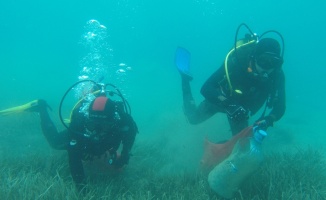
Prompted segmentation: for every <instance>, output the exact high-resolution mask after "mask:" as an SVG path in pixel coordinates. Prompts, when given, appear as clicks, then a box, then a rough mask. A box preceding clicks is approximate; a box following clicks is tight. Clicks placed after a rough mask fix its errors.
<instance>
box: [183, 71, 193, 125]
mask: <svg viewBox="0 0 326 200" xmlns="http://www.w3.org/2000/svg"><path fill="white" fill-rule="evenodd" d="M181 81H182V83H181V84H182V97H183V109H184V110H183V111H184V114H185V115H186V117H187V118H188V119H192V118H193V116H194V115H195V112H196V102H195V100H194V98H193V96H192V92H191V87H190V81H189V80H188V79H187V78H186V77H185V76H183V75H181ZM189 121H191V120H189ZM190 123H191V122H190Z"/></svg>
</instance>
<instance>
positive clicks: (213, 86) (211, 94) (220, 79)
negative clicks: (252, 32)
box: [182, 56, 285, 135]
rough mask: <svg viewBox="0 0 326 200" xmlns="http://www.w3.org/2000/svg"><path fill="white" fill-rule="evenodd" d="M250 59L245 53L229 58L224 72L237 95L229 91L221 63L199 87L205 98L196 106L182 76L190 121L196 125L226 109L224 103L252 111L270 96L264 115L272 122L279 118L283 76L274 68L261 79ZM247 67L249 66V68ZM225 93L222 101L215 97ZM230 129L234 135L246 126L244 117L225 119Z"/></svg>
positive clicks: (283, 104)
mask: <svg viewBox="0 0 326 200" xmlns="http://www.w3.org/2000/svg"><path fill="white" fill-rule="evenodd" d="M252 62H253V60H252V58H250V57H249V56H240V58H238V59H236V58H235V57H231V58H230V59H229V64H228V73H229V77H230V81H231V84H232V87H233V90H235V89H237V90H240V91H241V94H235V92H233V93H232V94H231V92H230V89H229V84H228V81H227V78H226V73H225V67H224V63H223V64H222V66H221V67H220V68H219V69H218V70H217V71H216V72H214V73H213V74H212V75H211V76H210V77H209V78H208V79H207V81H206V82H205V83H204V85H203V86H202V88H201V94H202V95H203V96H204V97H205V100H204V101H203V102H201V103H200V105H199V106H198V107H197V106H196V105H195V102H194V99H193V97H192V94H191V89H190V84H189V81H187V80H186V79H182V89H183V99H184V108H185V114H186V116H187V118H188V120H189V122H190V123H192V124H198V123H201V122H203V121H205V120H206V119H208V118H210V117H211V116H213V115H214V114H216V113H217V112H223V113H225V112H226V106H227V105H226V102H228V103H231V102H232V103H235V104H237V105H240V106H242V107H244V108H245V109H246V110H248V111H249V112H250V115H253V114H255V113H256V112H257V111H258V110H259V109H260V108H261V107H262V106H263V105H264V103H265V102H266V101H267V100H268V99H270V103H269V108H271V111H270V113H269V115H268V116H270V117H271V119H272V120H273V122H274V121H277V120H279V119H280V118H281V117H282V116H283V114H284V112H285V78H284V73H283V71H282V69H277V70H275V71H273V72H272V73H271V74H269V77H268V79H262V78H261V77H260V76H258V75H257V74H256V75H255V72H254V71H253V72H252V71H251V70H254V69H252V68H254V67H255V66H252V68H251V66H250V65H251V64H250V63H252ZM249 68H250V69H249ZM220 95H222V96H225V97H226V98H227V101H226V102H221V101H220V100H219V98H218V97H219V96H220ZM229 123H230V127H231V131H232V133H233V135H234V134H237V133H238V132H240V131H241V130H242V129H243V128H245V127H247V126H248V120H247V119H244V120H241V121H238V122H234V121H232V120H230V119H229Z"/></svg>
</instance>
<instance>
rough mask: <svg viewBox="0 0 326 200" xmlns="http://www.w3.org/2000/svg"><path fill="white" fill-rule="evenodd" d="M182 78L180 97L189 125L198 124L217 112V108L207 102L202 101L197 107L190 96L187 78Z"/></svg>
mask: <svg viewBox="0 0 326 200" xmlns="http://www.w3.org/2000/svg"><path fill="white" fill-rule="evenodd" d="M181 78H182V95H183V107H184V113H185V115H186V117H187V119H188V121H189V123H191V124H199V123H201V122H203V121H205V120H207V119H208V118H210V117H211V116H213V115H214V114H215V113H216V112H218V111H219V108H218V107H217V106H215V105H213V104H211V103H209V102H208V101H206V100H204V101H203V102H201V104H200V105H199V106H198V107H197V106H196V103H195V100H194V98H193V96H192V92H191V87H190V81H189V79H188V78H187V77H184V76H181Z"/></svg>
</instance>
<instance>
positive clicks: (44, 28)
mask: <svg viewBox="0 0 326 200" xmlns="http://www.w3.org/2000/svg"><path fill="white" fill-rule="evenodd" d="M325 8H326V2H325V1H323V0H316V1H293V0H291V1H281V0H273V1H272V0H265V1H258V0H248V1H240V0H229V1H217V0H215V1H214V0H173V1H172V0H165V1H163V0H155V1H153V0H133V1H132V0H115V1H104V0H93V1H84V0H80V1H76V0H73V1H66V0H65V1H63V0H56V1H53V0H48V1H41V0H31V1H23V0H13V1H1V2H0V25H1V31H0V91H1V94H2V95H1V100H0V103H1V104H0V110H3V109H6V108H9V107H14V106H17V105H21V104H24V103H27V102H29V101H32V100H34V99H40V98H42V99H45V100H46V101H47V102H48V103H49V105H50V106H51V107H52V109H53V111H52V112H51V116H52V118H53V119H54V121H55V123H56V124H57V126H58V129H59V130H62V129H63V126H62V125H61V124H60V121H59V119H58V106H59V103H60V101H61V98H62V96H63V94H64V92H65V91H66V90H67V89H68V88H69V87H70V86H71V85H72V84H74V83H75V82H77V81H78V80H79V79H78V77H79V76H80V75H81V73H82V70H83V67H84V66H83V61H85V56H86V58H87V59H89V57H87V55H89V54H88V53H89V48H85V43H87V41H86V39H87V33H88V31H89V30H88V29H89V27H88V25H89V22H90V20H97V21H98V22H99V23H100V24H101V25H103V26H105V27H106V28H105V36H103V38H101V42H100V43H97V44H105V47H104V48H103V50H101V51H102V53H103V54H104V55H105V56H104V57H102V58H103V60H101V63H100V64H101V65H100V67H101V68H102V69H104V71H106V72H107V73H106V74H103V76H104V80H103V82H110V83H112V84H115V85H116V86H117V87H118V88H121V90H122V91H123V93H124V94H125V96H126V98H127V99H128V101H129V103H130V105H131V108H132V115H133V117H134V119H135V121H136V122H137V124H138V127H139V132H140V133H139V134H138V136H137V140H136V144H139V145H140V144H141V143H142V142H153V144H154V145H155V144H157V145H158V147H162V149H164V151H166V152H167V155H170V156H175V158H174V162H173V163H167V166H162V169H164V167H166V168H165V169H166V170H167V171H169V170H170V169H174V170H176V171H177V169H185V168H189V169H191V170H193V169H195V168H197V167H198V163H199V160H200V158H201V155H202V152H203V140H204V138H205V137H208V138H209V139H210V140H212V141H218V140H221V139H227V138H230V137H231V132H230V131H229V125H228V123H227V119H226V117H225V116H224V115H223V114H217V115H215V116H214V117H212V118H211V119H209V120H207V121H206V122H204V123H202V124H200V125H190V124H188V123H187V121H186V118H185V117H184V115H183V110H182V94H181V80H180V77H179V74H178V72H177V70H176V67H175V65H174V53H175V50H176V48H177V47H178V46H182V47H184V48H186V49H188V50H189V51H190V52H191V73H192V74H193V77H194V80H193V81H192V83H191V86H192V90H193V94H194V97H195V99H196V102H197V104H198V103H199V102H200V101H202V100H203V97H202V96H201V95H200V92H199V91H200V88H201V86H202V84H203V83H204V81H205V80H206V79H207V78H208V77H209V76H210V75H211V73H213V72H214V71H215V70H216V69H217V68H218V67H219V66H220V65H221V63H222V62H223V60H224V58H225V56H226V54H227V53H228V51H229V49H230V48H232V46H233V44H234V37H235V32H236V29H237V27H238V25H239V24H240V23H246V24H247V25H248V26H249V27H250V28H251V29H252V30H253V31H254V32H255V33H257V34H261V33H263V32H264V31H267V30H271V29H272V30H277V31H279V32H280V33H281V34H282V35H283V37H284V39H285V54H284V64H283V69H284V72H285V75H286V92H287V110H286V113H285V115H284V116H283V118H282V119H281V120H280V121H278V122H276V123H275V124H274V127H273V128H270V129H269V130H268V134H269V135H268V137H267V138H266V139H265V141H264V148H265V150H266V151H278V150H280V151H292V150H293V149H296V148H299V147H303V148H305V147H312V148H316V149H321V150H324V149H323V148H324V144H325V139H326V135H325V130H324V126H325V122H326V121H325V112H326V106H325V100H326V94H325V86H326V83H325V74H326V68H325V67H326V59H325V55H324V54H325V49H324V48H325V45H326V43H325V35H326V28H325V23H326V14H325V12H324V10H325ZM243 35H244V33H243V32H241V33H240V35H239V37H241V36H243ZM86 46H87V45H86ZM90 66H91V65H90ZM91 67H92V66H91ZM94 67H95V66H94ZM66 112H69V111H66ZM261 112H262V111H260V112H258V114H257V116H254V117H253V118H252V119H251V122H254V121H255V119H257V118H258V117H259V115H260V114H261ZM0 125H1V126H0V127H1V129H2V130H0V133H1V132H2V134H0V139H1V140H0V144H1V147H0V155H8V154H9V155H29V154H33V153H34V152H36V151H38V152H39V151H43V152H44V153H45V154H48V153H49V152H52V151H54V150H51V149H50V147H49V146H48V145H47V143H46V141H45V138H43V136H42V133H41V130H40V127H39V119H38V116H37V115H31V114H28V113H27V114H26V113H21V114H17V115H11V116H6V117H4V116H0ZM323 130H324V131H323ZM158 141H159V142H158ZM190 152H191V153H190ZM171 153H173V155H171ZM131 159H132V158H131Z"/></svg>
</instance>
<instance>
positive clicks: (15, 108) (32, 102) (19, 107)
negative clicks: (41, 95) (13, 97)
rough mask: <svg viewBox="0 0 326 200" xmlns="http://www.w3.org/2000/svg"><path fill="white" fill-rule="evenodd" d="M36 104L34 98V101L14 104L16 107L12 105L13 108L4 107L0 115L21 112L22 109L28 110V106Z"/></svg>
mask: <svg viewBox="0 0 326 200" xmlns="http://www.w3.org/2000/svg"><path fill="white" fill-rule="evenodd" d="M36 105H38V100H34V101H31V102H28V103H26V104H24V105H20V106H16V107H13V108H8V109H5V110H1V111H0V115H10V114H16V113H21V112H24V111H28V110H29V109H30V108H32V107H34V106H36Z"/></svg>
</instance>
